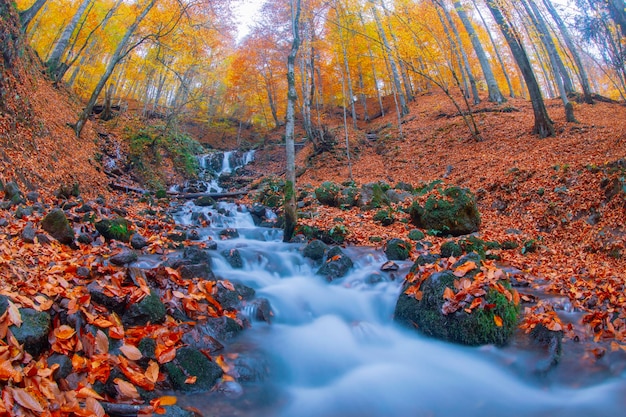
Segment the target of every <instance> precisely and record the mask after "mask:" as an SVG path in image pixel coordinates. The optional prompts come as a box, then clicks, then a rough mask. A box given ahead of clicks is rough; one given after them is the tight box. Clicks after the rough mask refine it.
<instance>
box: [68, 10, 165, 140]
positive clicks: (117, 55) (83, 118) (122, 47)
mask: <svg viewBox="0 0 626 417" xmlns="http://www.w3.org/2000/svg"><path fill="white" fill-rule="evenodd" d="M157 1H158V0H149V1H148V2H147V4H146V6H145V7H144V8H143V10H142V11H141V13H140V14H139V15H138V16H137V17H136V18H135V21H134V22H133V23H132V24H131V25H130V27H129V28H128V30H127V31H126V33H125V34H124V37H123V38H122V40H121V41H120V43H119V44H118V45H117V48H116V49H115V52H114V53H113V56H112V57H111V60H110V61H109V63H108V64H107V67H106V69H105V71H104V74H102V76H101V77H100V80H99V81H98V84H97V85H96V87H95V89H94V90H93V93H92V94H91V97H90V98H89V101H88V102H87V106H85V108H84V109H83V112H82V113H81V115H80V117H79V118H78V121H77V122H76V126H75V129H74V131H75V132H76V136H80V132H81V131H82V130H83V127H85V123H86V122H87V119H88V118H89V115H90V114H91V111H92V110H93V106H94V105H95V104H96V100H97V99H98V96H99V95H100V93H101V92H102V89H103V88H104V86H105V84H106V83H107V81H108V80H109V77H110V76H111V74H113V70H114V69H115V66H116V65H117V63H118V62H119V61H120V60H121V59H122V58H124V57H125V56H126V54H127V53H128V52H129V50H127V49H126V45H127V44H128V41H129V40H130V37H131V36H132V35H133V34H134V33H135V31H136V30H137V27H138V26H139V24H140V23H141V21H142V20H143V19H144V18H145V17H146V15H147V14H148V12H149V11H150V10H151V9H152V8H153V7H154V5H155V4H156V3H157ZM135 46H136V45H135Z"/></svg>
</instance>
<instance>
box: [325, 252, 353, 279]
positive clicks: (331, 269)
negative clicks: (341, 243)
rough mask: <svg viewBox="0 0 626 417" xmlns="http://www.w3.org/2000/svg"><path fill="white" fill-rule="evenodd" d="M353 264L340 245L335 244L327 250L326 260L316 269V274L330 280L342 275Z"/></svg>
mask: <svg viewBox="0 0 626 417" xmlns="http://www.w3.org/2000/svg"><path fill="white" fill-rule="evenodd" d="M353 265H354V264H353V263H352V259H350V257H349V256H348V255H346V254H345V253H343V251H342V250H341V248H340V247H338V246H335V247H334V248H332V249H331V250H329V251H328V254H327V259H326V262H325V263H324V265H322V267H321V268H320V269H318V270H317V275H321V276H323V277H326V279H327V280H328V281H332V280H335V279H337V278H341V277H344V276H345V275H346V274H347V273H348V271H349V270H350V268H352V266H353Z"/></svg>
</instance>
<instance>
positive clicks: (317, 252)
mask: <svg viewBox="0 0 626 417" xmlns="http://www.w3.org/2000/svg"><path fill="white" fill-rule="evenodd" d="M327 251H328V245H327V244H326V243H324V242H322V241H321V240H318V239H315V240H312V241H311V242H310V243H309V244H308V245H306V246H305V247H304V249H303V250H302V256H304V257H305V258H309V259H312V260H314V261H321V260H322V259H324V255H325V254H326V252H327Z"/></svg>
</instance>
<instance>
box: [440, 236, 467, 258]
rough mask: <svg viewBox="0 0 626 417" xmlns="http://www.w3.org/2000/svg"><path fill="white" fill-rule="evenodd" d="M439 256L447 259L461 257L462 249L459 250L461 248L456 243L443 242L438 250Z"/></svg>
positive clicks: (450, 241)
mask: <svg viewBox="0 0 626 417" xmlns="http://www.w3.org/2000/svg"><path fill="white" fill-rule="evenodd" d="M439 251H440V254H441V257H442V258H449V257H451V256H455V257H456V256H461V255H463V249H461V246H459V245H458V243H456V242H454V241H452V240H449V241H447V242H445V243H444V244H443V245H441V248H440V250H439Z"/></svg>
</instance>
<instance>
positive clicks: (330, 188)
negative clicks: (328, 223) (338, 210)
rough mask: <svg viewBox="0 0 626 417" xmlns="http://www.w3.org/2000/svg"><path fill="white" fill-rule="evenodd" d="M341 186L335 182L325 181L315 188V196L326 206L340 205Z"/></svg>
mask: <svg viewBox="0 0 626 417" xmlns="http://www.w3.org/2000/svg"><path fill="white" fill-rule="evenodd" d="M340 193H341V187H340V186H339V185H337V184H335V183H334V182H331V181H325V182H323V183H322V184H321V185H320V186H319V187H317V188H316V189H315V198H317V200H318V201H319V202H320V204H323V205H325V206H330V207H338V206H339V194H340Z"/></svg>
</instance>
